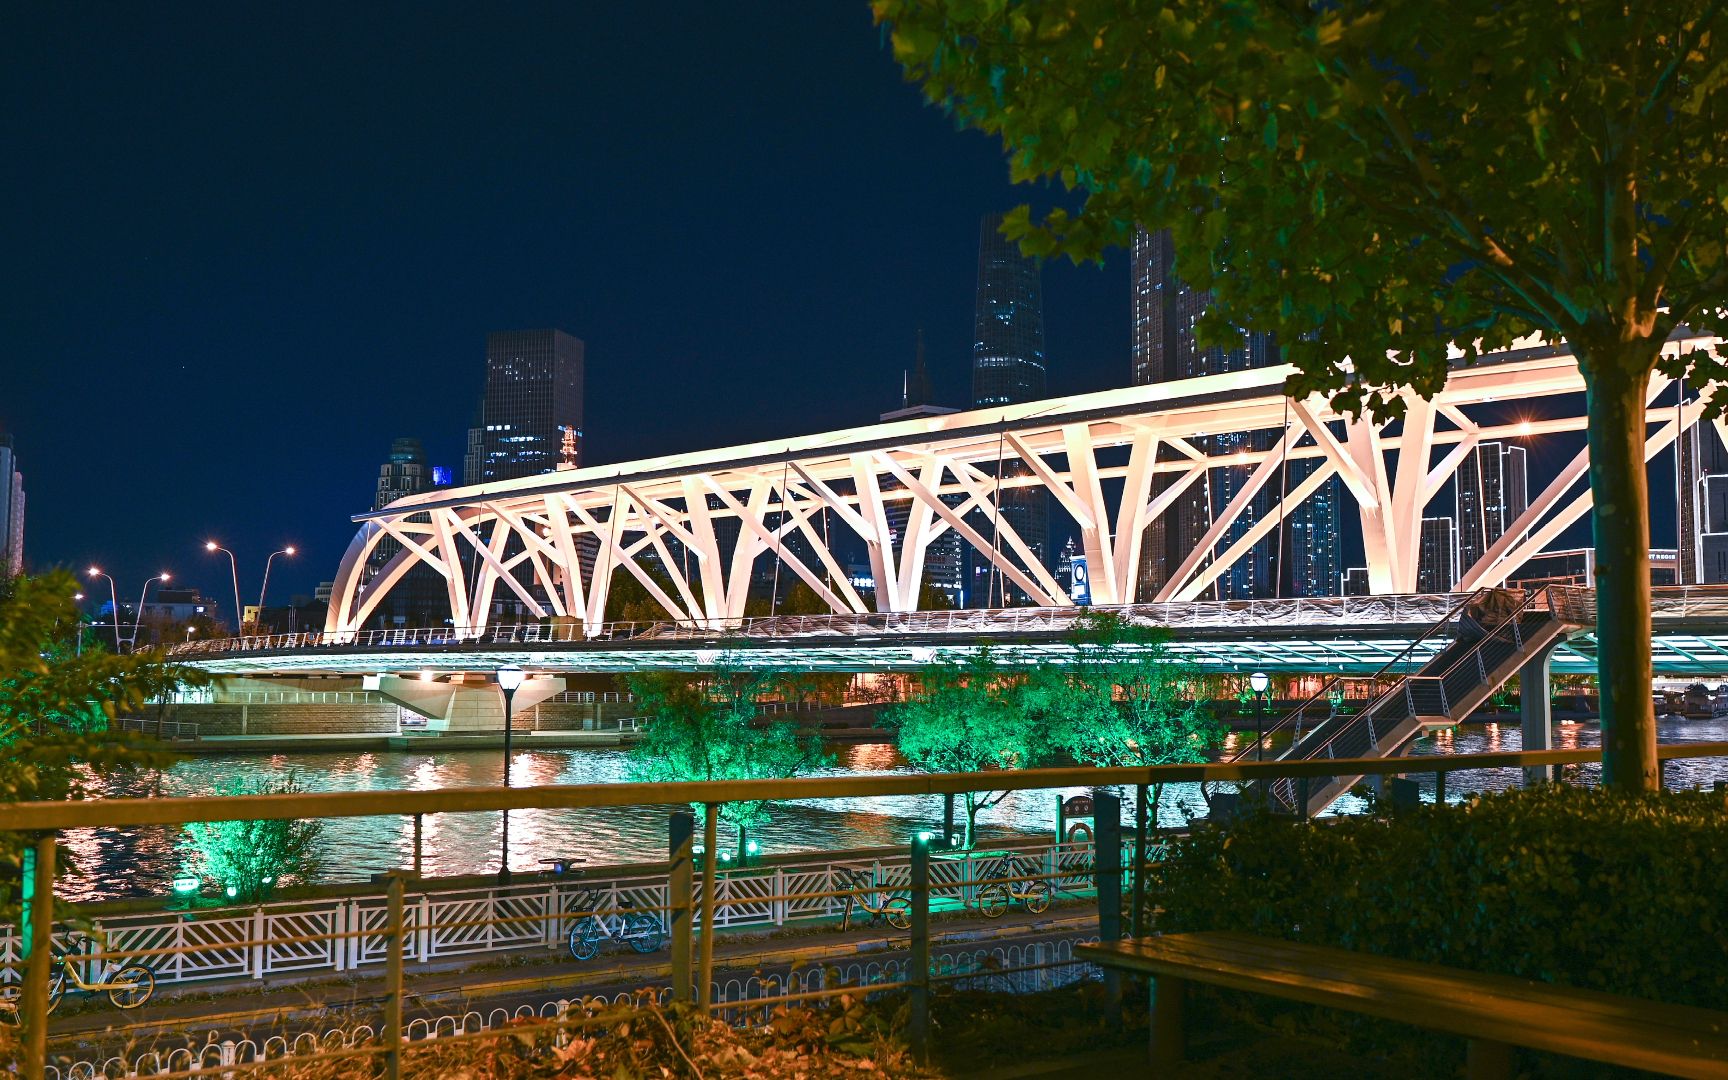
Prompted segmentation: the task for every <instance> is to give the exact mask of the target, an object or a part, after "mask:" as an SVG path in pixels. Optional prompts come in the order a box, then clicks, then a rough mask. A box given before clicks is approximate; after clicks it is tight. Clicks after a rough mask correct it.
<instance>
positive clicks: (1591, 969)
mask: <svg viewBox="0 0 1728 1080" xmlns="http://www.w3.org/2000/svg"><path fill="white" fill-rule="evenodd" d="M1725 856H1728V814H1725V813H1724V806H1723V800H1722V797H1721V796H1720V795H1714V794H1710V793H1706V792H1680V793H1667V792H1658V793H1650V794H1622V793H1614V792H1603V791H1594V790H1587V789H1580V788H1572V787H1566V786H1560V785H1546V786H1543V787H1540V788H1536V789H1533V790H1528V791H1510V792H1505V793H1501V794H1496V795H1488V796H1484V797H1481V798H1478V799H1476V800H1474V801H1472V802H1471V803H1469V804H1466V805H1465V806H1463V807H1449V808H1440V807H1434V806H1422V807H1412V808H1406V809H1400V810H1398V811H1397V812H1395V813H1393V814H1391V815H1390V816H1388V817H1359V818H1342V819H1339V820H1337V821H1334V822H1329V823H1321V824H1314V825H1301V824H1293V823H1291V822H1289V821H1288V820H1279V819H1273V818H1268V817H1251V818H1247V819H1243V820H1239V821H1237V822H1235V823H1233V824H1231V825H1230V826H1228V827H1217V826H1203V827H1201V828H1199V829H1197V830H1196V831H1195V832H1194V833H1193V834H1192V835H1191V836H1190V837H1188V838H1186V839H1183V840H1181V841H1179V842H1177V843H1176V844H1174V845H1173V847H1172V850H1171V852H1170V855H1169V857H1168V859H1167V860H1166V861H1165V862H1164V863H1163V864H1162V865H1161V866H1160V867H1159V868H1158V869H1157V870H1156V871H1155V872H1154V873H1153V874H1152V875H1151V877H1150V878H1149V881H1148V884H1149V887H1150V889H1151V890H1152V892H1153V894H1154V899H1155V902H1156V903H1157V904H1158V905H1159V906H1160V907H1161V908H1162V912H1161V914H1160V915H1159V916H1158V918H1157V929H1159V930H1163V931H1167V932H1174V931H1182V930H1237V931H1246V932H1249V933H1256V934H1265V935H1269V936H1273V937H1281V938H1288V939H1291V940H1297V941H1309V942H1314V943H1317V944H1324V945H1335V946H1341V947H1343V948H1347V949H1356V950H1360V951H1363V952H1370V953H1379V954H1383V955H1387V956H1396V957H1402V958H1405V959H1410V960H1420V961H1427V962H1432V963H1438V964H1445V965H1449V966H1452V967H1459V968H1467V969H1472V970H1477V971H1486V972H1496V973H1500V974H1505V975H1515V976H1521V977H1524V978H1530V979H1539V980H1543V981H1546V982H1555V983H1565V984H1568V985H1573V986H1580V987H1588V988H1592V989H1597V990H1605V991H1610V992H1613V993H1620V994H1629V995H1633V996H1636V997H1642V998H1651V999H1658V1000H1663V1001H1670V1002H1675V1003H1680V1004H1688V1005H1700V1006H1707V1007H1712V1008H1722V1007H1724V1006H1725V1005H1728V891H1724V890H1723V889H1722V888H1721V880H1720V879H1721V867H1722V866H1723V865H1724V862H1723V860H1724V857H1725Z"/></svg>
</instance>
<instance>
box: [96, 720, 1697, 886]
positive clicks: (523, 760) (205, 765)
mask: <svg viewBox="0 0 1728 1080" xmlns="http://www.w3.org/2000/svg"><path fill="white" fill-rule="evenodd" d="M1657 732H1658V737H1659V738H1660V739H1661V740H1662V741H1664V742H1714V741H1718V740H1728V718H1717V719H1712V720H1685V719H1682V718H1679V717H1664V718H1663V719H1662V720H1660V721H1659V722H1658V725H1657ZM1519 736H1520V733H1519V729H1518V728H1517V726H1516V725H1510V724H1481V725H1466V726H1463V727H1460V728H1457V729H1453V730H1449V731H1442V732H1438V733H1436V734H1435V735H1434V736H1432V737H1431V738H1427V739H1423V740H1421V741H1420V742H1418V743H1417V744H1416V746H1415V747H1414V748H1413V750H1412V754H1413V755H1415V756H1420V755H1425V754H1467V753H1482V752H1488V751H1502V750H1505V751H1510V750H1517V749H1519V748H1520V746H1521V739H1520V737H1519ZM1600 738H1601V732H1600V730H1599V728H1598V727H1597V725H1596V724H1595V723H1584V724H1578V723H1566V724H1559V725H1556V728H1555V739H1554V743H1555V745H1556V746H1558V747H1580V746H1595V745H1598V744H1599V743H1600ZM833 753H834V759H835V760H834V764H833V765H831V766H829V767H828V768H825V769H823V770H820V775H831V776H832V775H857V774H872V773H900V772H908V771H911V770H910V769H908V767H907V766H906V764H905V762H904V761H903V760H902V759H901V758H900V757H899V755H898V754H897V753H896V752H895V750H894V748H893V747H892V746H889V745H885V744H865V745H849V746H840V747H835V748H833ZM1269 753H1270V751H1269ZM290 770H292V772H293V774H294V776H295V778H296V779H297V781H298V782H299V784H300V786H301V787H303V788H304V789H306V790H308V791H389V790H418V791H425V790H431V789H436V788H449V787H477V786H496V785H498V784H499V783H500V782H501V780H502V777H503V756H502V754H500V753H499V752H497V751H486V750H449V751H424V752H422V751H412V752H410V751H404V752H400V753H390V754H372V753H362V754H355V753H313V754H297V755H293V756H288V755H282V754H270V755H265V754H257V755H231V756H223V757H209V758H197V759H189V760H186V761H182V762H180V763H179V764H177V765H175V766H174V767H173V768H171V769H169V770H167V771H165V772H163V773H161V774H159V775H158V774H147V775H139V776H133V777H126V778H120V779H116V780H114V781H112V782H111V783H109V784H108V785H107V789H106V793H107V794H109V795H113V796H118V797H127V798H148V797H152V796H156V795H168V796H174V795H206V794H210V793H211V792H213V791H215V790H217V789H218V788H220V787H221V786H222V785H223V784H225V783H228V782H230V781H235V780H257V779H261V778H265V777H271V776H281V775H285V774H286V773H287V772H289V771H290ZM1600 772H1601V770H1600V767H1599V766H1595V765H1589V766H1580V767H1578V769H1577V778H1578V779H1579V780H1580V781H1584V782H1593V781H1594V780H1595V778H1596V777H1597V776H1598V775H1599V774H1600ZM1412 775H1413V777H1414V778H1415V779H1417V780H1418V781H1419V782H1420V783H1421V784H1422V785H1423V786H1424V789H1425V790H1426V791H1427V792H1428V793H1429V798H1432V797H1433V794H1432V793H1433V789H1434V783H1433V779H1434V778H1433V774H1431V773H1430V774H1428V775H1425V776H1424V775H1422V774H1420V773H1413V774H1412ZM510 777H511V782H512V783H514V784H517V785H521V786H530V785H542V784H606V783H621V782H624V781H625V779H626V775H625V755H624V752H623V751H620V750H606V749H584V750H534V749H530V750H523V751H521V752H519V753H516V754H514V755H513V756H512V758H511V762H510ZM1518 778H1519V771H1518V770H1517V769H1490V770H1472V771H1468V772H1459V773H1453V774H1451V776H1450V777H1449V778H1448V780H1447V794H1448V796H1449V797H1453V798H1457V797H1461V796H1462V794H1463V793H1465V792H1470V791H1492V790H1499V789H1501V788H1504V787H1508V786H1511V785H1514V784H1516V783H1517V782H1518ZM1667 778H1668V783H1669V785H1670V786H1672V787H1698V786H1708V785H1709V784H1711V783H1712V782H1714V781H1716V780H1719V779H1728V760H1725V759H1719V758H1718V759H1699V760H1694V761H1674V762H1670V763H1669V765H1668V767H1667ZM1081 790H1082V789H1080V788H1073V789H1068V790H1064V791H1060V792H1051V791H1022V792H1014V793H1012V794H1010V795H1008V796H1007V797H1006V798H1005V799H1003V800H1002V802H1000V803H998V804H997V805H995V806H993V807H991V808H989V809H987V810H985V811H983V812H982V813H981V814H980V815H979V821H980V824H981V831H982V833H983V835H985V836H992V835H1005V834H1011V833H1013V834H1021V835H1044V836H1048V835H1050V833H1051V831H1052V830H1053V828H1054V823H1055V816H1056V814H1055V812H1056V805H1057V802H1058V801H1059V799H1061V798H1065V797H1067V796H1069V795H1074V794H1079V793H1080V792H1081ZM1360 807H1361V804H1360V803H1359V802H1358V801H1356V800H1353V799H1349V798H1346V799H1344V800H1340V803H1339V804H1338V805H1337V807H1336V809H1337V810H1338V811H1340V812H1350V811H1353V810H1357V809H1360ZM667 809H668V808H667V807H647V806H641V807H620V808H616V809H605V810H522V811H515V812H512V813H511V815H510V833H511V836H510V841H511V859H510V862H511V868H512V869H513V870H516V871H534V870H538V869H539V868H540V867H539V864H540V861H541V860H542V859H550V858H575V857H580V858H583V859H586V860H587V861H588V862H590V863H595V864H604V863H618V862H633V861H652V860H657V859H663V858H664V857H665V850H666V812H667ZM1204 813H1205V800H1204V799H1203V798H1202V797H1201V793H1200V789H1199V785H1198V784H1172V785H1169V786H1168V788H1167V789H1166V791H1165V792H1164V796H1163V798H1162V800H1161V802H1160V804H1159V807H1158V817H1159V821H1160V823H1161V824H1163V825H1166V826H1179V825H1182V824H1184V823H1185V822H1186V821H1187V820H1189V819H1190V818H1194V817H1201V816H1204ZM941 815H942V800H941V799H940V798H935V797H931V796H921V795H900V796H884V797H880V798H867V799H866V798H853V799H812V800H807V801H804V802H799V803H788V804H782V805H780V806H777V807H775V808H774V810H773V820H772V821H771V822H770V823H768V824H767V825H765V826H763V827H762V828H760V829H759V830H758V831H757V836H758V839H760V841H761V842H762V845H763V848H764V849H765V850H767V851H769V852H798V851H814V850H829V849H833V848H837V847H863V846H875V845H883V846H887V845H900V844H903V843H905V842H906V841H907V839H908V838H909V837H910V836H911V835H912V833H914V832H916V831H917V830H918V829H919V828H924V827H928V826H930V825H933V824H935V825H938V826H939V824H940V822H941ZM423 829H424V832H423V840H424V842H423V854H424V860H425V861H424V870H425V872H426V873H427V874H428V875H454V874H476V873H491V872H495V871H496V870H497V869H498V849H499V843H500V839H501V837H500V835H499V834H500V831H501V817H500V815H499V814H496V813H484V814H433V815H428V816H427V817H425V818H424V824H423ZM730 831H731V830H730V829H727V828H725V827H724V826H722V837H723V838H724V837H725V836H726V834H727V833H729V832H730ZM325 836H326V840H325V844H324V848H325V852H326V861H327V865H326V867H325V869H324V874H323V877H324V879H325V880H328V881H363V880H365V879H367V878H368V877H370V876H371V875H372V874H375V873H378V872H380V871H382V870H386V869H389V868H392V867H397V866H407V865H410V864H411V863H412V861H413V845H414V826H413V819H412V818H396V817H373V818H347V819H340V820H333V821H330V822H329V823H327V825H326V833H325ZM175 839H176V838H175V835H174V831H173V830H169V829H141V830H117V829H80V830H75V831H73V832H71V833H69V834H68V836H67V845H68V847H69V849H70V852H71V854H72V856H73V858H74V859H75V860H76V863H77V872H76V873H75V874H74V875H73V876H72V877H71V878H70V879H69V880H68V881H67V882H66V890H65V895H66V896H67V897H68V898H69V899H78V900H82V899H98V898H102V897H112V896H124V895H139V894H144V893H154V892H161V891H163V890H164V889H165V888H166V884H167V882H168V881H169V879H171V878H172V877H174V875H175V873H176V871H177V870H178V869H179V857H178V855H177V853H176V851H175ZM722 842H729V841H728V840H725V839H723V841H722Z"/></svg>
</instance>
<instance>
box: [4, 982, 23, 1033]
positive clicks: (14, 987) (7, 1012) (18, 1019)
mask: <svg viewBox="0 0 1728 1080" xmlns="http://www.w3.org/2000/svg"><path fill="white" fill-rule="evenodd" d="M23 1000H24V988H23V987H21V986H19V985H18V984H17V983H7V984H6V985H4V986H0V1026H4V1027H17V1026H18V1025H19V1024H21V1023H23V1015H22V1014H21V1013H19V1011H18V1005H19V1003H20V1002H21V1001H23Z"/></svg>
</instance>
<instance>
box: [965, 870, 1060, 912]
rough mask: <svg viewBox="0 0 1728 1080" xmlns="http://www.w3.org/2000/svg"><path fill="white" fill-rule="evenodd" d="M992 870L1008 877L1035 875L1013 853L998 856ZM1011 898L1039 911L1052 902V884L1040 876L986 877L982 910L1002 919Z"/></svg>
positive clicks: (980, 895)
mask: <svg viewBox="0 0 1728 1080" xmlns="http://www.w3.org/2000/svg"><path fill="white" fill-rule="evenodd" d="M1035 872H1036V871H1035V870H1034V873H1035ZM991 873H994V874H1000V875H1001V876H1002V877H1005V878H1012V877H1032V876H1033V874H1030V873H1027V872H1026V867H1025V866H1024V864H1023V863H1022V861H1021V860H1020V859H1018V858H1015V857H1013V856H1010V855H1004V856H1002V857H1001V858H999V859H997V860H996V865H995V866H994V867H992V868H991ZM1010 901H1018V902H1019V903H1021V904H1024V905H1025V906H1026V910H1027V911H1030V912H1031V913H1032V914H1034V915H1037V914H1039V913H1041V912H1043V911H1044V910H1046V909H1047V908H1049V906H1050V885H1049V883H1048V882H1046V881H1044V880H1043V879H1042V878H1038V879H1036V880H1033V881H985V882H983V883H982V884H980V885H979V886H978V913H979V914H980V915H982V916H984V917H985V918H986V919H1000V918H1001V917H1002V915H1003V914H1004V913H1005V912H1006V911H1007V910H1008V904H1009V902H1010Z"/></svg>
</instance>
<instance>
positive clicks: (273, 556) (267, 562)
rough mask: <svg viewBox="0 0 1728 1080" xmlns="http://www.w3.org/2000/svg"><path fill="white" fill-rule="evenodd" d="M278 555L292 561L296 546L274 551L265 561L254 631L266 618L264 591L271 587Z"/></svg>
mask: <svg viewBox="0 0 1728 1080" xmlns="http://www.w3.org/2000/svg"><path fill="white" fill-rule="evenodd" d="M278 555H286V556H288V557H289V558H290V559H292V558H293V557H294V545H293V544H289V545H288V546H287V547H285V548H283V549H282V550H281V551H272V552H271V553H270V557H269V558H268V559H265V560H264V584H262V585H260V586H258V618H257V619H254V620H253V621H252V629H253V630H254V631H256V630H257V629H258V623H259V622H261V621H262V620H263V618H264V590H266V589H268V588H269V587H270V564H271V563H273V562H275V561H276V556H278Z"/></svg>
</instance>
